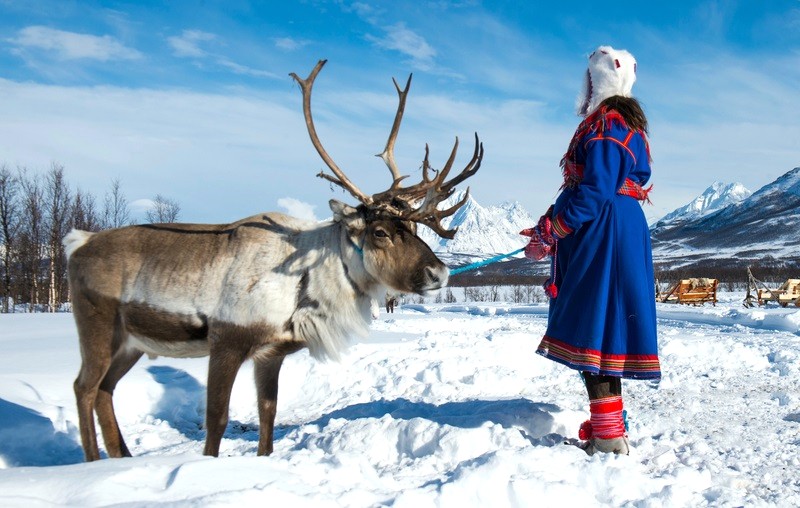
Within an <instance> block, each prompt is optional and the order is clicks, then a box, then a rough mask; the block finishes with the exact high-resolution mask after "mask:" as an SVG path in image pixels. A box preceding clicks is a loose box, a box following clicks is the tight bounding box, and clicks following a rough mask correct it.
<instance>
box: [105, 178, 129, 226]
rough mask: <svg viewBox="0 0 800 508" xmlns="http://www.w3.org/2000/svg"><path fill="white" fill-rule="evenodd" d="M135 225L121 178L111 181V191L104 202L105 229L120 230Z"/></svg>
mask: <svg viewBox="0 0 800 508" xmlns="http://www.w3.org/2000/svg"><path fill="white" fill-rule="evenodd" d="M130 224H133V221H132V220H131V211H130V207H129V206H128V200H127V198H126V197H125V194H123V193H122V185H121V183H120V180H119V178H115V179H114V180H112V181H111V191H110V192H108V193H106V197H105V201H104V202H103V229H111V228H120V227H122V226H128V225H130Z"/></svg>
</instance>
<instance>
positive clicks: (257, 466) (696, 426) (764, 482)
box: [0, 294, 800, 508]
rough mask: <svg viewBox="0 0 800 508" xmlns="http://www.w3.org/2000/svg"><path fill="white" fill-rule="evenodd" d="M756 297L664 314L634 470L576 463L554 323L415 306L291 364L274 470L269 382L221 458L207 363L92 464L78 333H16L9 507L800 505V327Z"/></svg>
mask: <svg viewBox="0 0 800 508" xmlns="http://www.w3.org/2000/svg"><path fill="white" fill-rule="evenodd" d="M742 296H743V295H741V294H732V295H729V296H728V297H727V301H723V302H722V303H720V304H718V305H717V306H716V307H711V306H710V305H706V306H705V307H678V306H675V305H666V304H659V308H658V311H659V338H660V349H661V359H662V367H663V371H664V378H663V379H662V381H661V383H660V385H655V384H652V383H649V382H642V381H626V382H624V384H623V387H624V392H625V396H626V398H625V402H626V407H627V409H628V412H629V421H630V432H629V433H630V438H631V444H632V446H633V450H632V452H631V455H630V456H610V455H602V456H593V457H588V456H587V455H586V454H585V453H584V452H583V451H581V450H580V449H578V448H576V447H574V446H569V445H565V444H563V441H564V439H565V438H573V437H576V436H577V431H578V426H579V425H580V423H581V422H582V421H583V420H585V419H586V418H588V407H587V401H586V396H585V394H584V390H583V386H582V383H581V380H580V378H579V376H578V374H577V373H576V372H574V371H572V370H569V369H567V368H565V367H563V366H560V365H558V364H556V363H554V362H551V361H548V360H546V359H543V358H541V357H539V356H537V355H536V354H534V349H535V347H536V345H537V344H538V340H539V338H540V337H541V335H542V333H543V331H544V329H545V323H546V307H545V306H544V305H533V306H509V305H507V304H464V303H456V304H433V305H418V304H408V305H404V306H402V307H400V308H398V309H397V310H396V312H395V313H394V314H385V313H383V312H382V313H381V315H380V317H379V318H378V319H377V320H376V321H375V323H374V324H373V329H372V332H371V334H370V336H369V338H368V339H367V340H364V341H361V342H359V343H357V344H355V345H354V346H353V347H352V348H351V349H350V351H349V353H348V354H347V355H346V356H345V357H344V359H343V360H342V362H341V363H327V364H320V363H316V362H314V361H313V360H311V359H310V357H309V356H308V354H307V353H306V352H305V351H303V352H300V353H297V354H295V355H293V356H290V357H289V358H288V359H287V361H286V362H285V364H284V368H283V371H282V373H281V387H280V400H279V407H278V416H277V421H276V423H277V430H276V442H275V452H274V454H273V455H272V456H270V457H257V456H256V448H257V444H258V435H257V420H258V418H257V413H256V408H255V403H254V402H255V388H254V386H253V383H252V365H251V364H249V363H248V364H245V366H244V367H243V369H242V371H241V372H240V375H239V377H238V380H237V383H236V386H235V387H234V392H233V398H232V401H231V414H230V424H229V427H228V430H227V432H226V434H225V439H224V440H223V443H222V449H221V455H220V458H217V459H213V458H207V457H203V456H202V455H201V452H202V448H203V439H204V431H203V430H202V428H201V427H202V422H203V412H204V397H205V389H204V386H205V376H206V362H205V360H203V359H198V360H173V359H165V358H159V359H157V360H154V361H150V360H147V359H143V360H141V361H140V363H139V364H138V365H137V366H136V367H135V368H134V370H133V371H132V372H131V373H129V374H128V375H127V376H126V377H125V378H124V379H123V380H122V382H121V383H120V384H119V386H118V388H117V392H116V396H115V400H116V407H117V416H118V418H119V420H120V425H121V427H122V432H123V434H124V436H125V438H126V440H127V443H128V446H129V447H130V448H131V451H132V452H133V454H134V455H135V457H134V458H130V459H113V460H110V459H107V460H102V461H99V462H96V463H92V464H85V463H83V454H82V451H81V448H80V443H79V436H78V433H77V417H76V411H75V407H74V406H75V404H74V398H73V393H72V381H73V380H74V377H75V375H76V373H77V371H78V366H79V354H78V348H77V336H76V332H75V328H74V324H73V322H72V316H71V315H70V314H54V315H52V314H51V315H47V314H12V315H0V506H3V507H9V506H25V507H35V506H53V505H67V506H109V505H114V506H121V505H124V506H152V505H168V506H220V505H222V506H228V505H230V506H251V505H252V506H255V505H257V504H258V505H261V506H291V507H303V506H313V507H325V506H348V507H349V506H353V507H371V506H392V507H395V508H400V507H413V508H424V507H429V506H430V507H433V506H437V507H459V508H463V507H472V506H475V507H489V506H491V507H504V506H536V507H546V506H559V507H562V508H563V507H568V506H580V507H591V506H636V507H657V506H686V507H697V506H748V507H749V506H779V507H788V506H800V309H797V308H786V309H783V308H780V307H771V308H766V309H765V308H760V309H745V308H744V307H742V306H741V300H742ZM101 446H102V441H101Z"/></svg>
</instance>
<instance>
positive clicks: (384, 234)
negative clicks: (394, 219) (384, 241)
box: [374, 229, 389, 238]
mask: <svg viewBox="0 0 800 508" xmlns="http://www.w3.org/2000/svg"><path fill="white" fill-rule="evenodd" d="M374 235H375V236H376V237H378V238H388V237H389V233H387V232H386V231H384V230H382V229H376V230H375V233H374Z"/></svg>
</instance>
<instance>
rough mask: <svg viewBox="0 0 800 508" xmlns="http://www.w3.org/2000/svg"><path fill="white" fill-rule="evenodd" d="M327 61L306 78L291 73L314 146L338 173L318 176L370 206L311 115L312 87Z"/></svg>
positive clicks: (318, 63)
mask: <svg viewBox="0 0 800 508" xmlns="http://www.w3.org/2000/svg"><path fill="white" fill-rule="evenodd" d="M326 62H327V60H320V61H319V62H317V65H316V66H314V69H313V70H312V71H311V74H309V75H308V77H307V78H306V79H301V78H300V77H299V76H298V75H297V74H295V73H294V72H292V73H291V74H289V75H290V76H291V77H292V78H294V80H295V81H297V84H299V85H300V89H301V90H302V91H303V116H304V117H305V119H306V128H307V129H308V135H309V136H310V137H311V143H312V144H313V145H314V148H316V149H317V153H319V156H320V157H322V160H323V161H324V162H325V164H327V165H328V167H329V168H330V170H331V171H333V174H334V175H336V176H331V175H327V174H325V173H324V172H322V171H320V172H319V174H317V176H318V177H320V178H324V179H325V180H328V181H329V182H332V183H335V184H336V185H338V186H340V187H342V188H344V189H345V190H346V191H348V192H349V193H350V194H352V195H353V197H354V198H356V199H357V200H359V201H360V202H362V203H364V204H365V205H367V206H369V205H371V204H372V198H371V197H369V196H367V195H366V194H364V193H363V192H361V189H359V188H358V187H356V185H355V184H354V183H353V182H351V181H350V179H349V178H347V175H345V174H344V172H343V171H342V170H341V169H339V166H337V165H336V163H335V162H333V159H331V157H330V155H328V152H326V151H325V148H323V146H322V143H321V142H320V140H319V136H317V130H316V129H315V128H314V119H313V118H312V117H311V87H313V86H314V80H315V79H316V78H317V74H319V71H320V70H322V67H323V66H324V65H325V63H326Z"/></svg>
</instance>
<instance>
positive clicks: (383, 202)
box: [290, 60, 483, 239]
mask: <svg viewBox="0 0 800 508" xmlns="http://www.w3.org/2000/svg"><path fill="white" fill-rule="evenodd" d="M326 61H327V60H320V61H319V62H318V63H317V65H316V66H315V67H314V70H312V71H311V74H309V76H308V78H306V79H305V80H303V79H300V78H299V77H298V76H297V74H295V73H291V74H290V76H292V77H293V78H294V79H295V81H297V83H298V84H299V85H300V88H301V89H302V91H303V114H304V115H305V119H306V127H307V128H308V134H309V136H310V137H311V142H312V143H313V144H314V148H316V149H317V152H318V153H319V155H320V157H322V160H323V161H325V164H327V165H328V167H329V168H330V170H331V171H332V172H333V174H334V175H335V176H331V175H328V174H326V173H324V172H320V173H319V174H318V175H317V176H318V177H320V178H324V179H325V180H328V181H329V182H332V183H334V184H336V185H338V186H340V187H342V188H344V189H345V190H347V191H348V192H350V194H352V195H353V197H355V198H356V199H358V200H359V201H360V202H361V203H363V204H364V205H366V206H367V208H368V209H370V210H371V211H372V212H374V213H377V214H384V215H389V216H393V217H398V218H400V219H403V220H409V221H414V222H417V223H419V224H424V225H426V226H428V227H429V228H431V229H432V230H433V231H435V232H436V233H437V234H438V235H439V236H441V237H442V238H448V239H449V238H453V237H454V236H455V233H456V229H457V228H453V229H445V228H444V227H443V226H442V224H441V221H442V219H443V218H445V217H449V216H451V215H453V214H454V213H456V211H458V209H459V208H461V207H462V206H463V205H464V203H466V202H467V200H468V199H469V188H467V192H466V193H465V194H464V197H463V198H462V199H461V200H460V201H459V202H458V203H456V204H455V205H453V206H451V207H450V208H447V209H444V210H439V208H438V206H439V204H440V203H441V202H442V201H444V200H445V199H447V198H449V197H450V196H451V195H452V194H453V192H454V191H455V187H456V185H458V184H459V183H461V182H463V181H464V180H466V179H467V178H469V177H471V176H472V175H474V174H475V173H476V172H477V171H478V169H479V168H480V167H481V161H482V160H483V143H481V142H480V140H479V139H478V134H477V133H475V152H474V153H473V155H472V159H471V160H470V161H469V163H468V164H467V165H466V167H465V168H464V169H463V170H461V172H460V173H459V174H457V175H456V176H455V177H453V178H451V179H450V180H449V181H448V180H447V175H448V174H449V173H450V170H451V169H452V167H453V163H454V161H455V158H456V152H457V151H458V137H456V142H455V145H453V150H452V152H451V153H450V157H449V158H448V159H447V162H446V163H445V165H444V167H443V168H442V169H441V170H440V171H438V172H436V176H434V177H433V178H431V176H430V171H431V167H430V163H429V162H428V155H429V153H430V151H429V149H428V145H427V144H426V145H425V159H424V160H423V161H422V181H421V182H419V183H417V184H415V185H411V186H409V187H402V186H401V183H402V181H403V180H404V179H406V178H407V176H403V175H401V174H400V170H399V169H398V168H397V163H396V162H395V159H394V144H395V140H396V139H397V133H398V132H399V131H400V123H401V122H402V120H403V113H404V112H405V105H406V97H407V95H408V90H409V88H410V87H411V77H412V75H409V76H408V81H407V82H406V86H405V88H403V89H401V88H400V85H398V84H397V81H396V80H395V79H394V78H392V82H393V83H394V87H395V89H396V90H397V95H398V97H399V103H398V106H397V113H396V114H395V117H394V123H393V124H392V130H391V132H390V133H389V138H388V139H387V140H386V147H385V148H384V149H383V152H381V153H380V154H378V155H377V157H380V158H381V159H383V162H384V163H386V166H387V167H388V168H389V171H390V172H391V174H392V184H391V186H389V189H387V190H385V191H383V192H379V193H377V194H373V195H372V196H367V195H366V194H364V193H363V192H361V190H360V189H359V188H358V187H356V185H355V184H353V182H351V181H350V179H349V178H347V175H345V174H344V172H343V171H342V170H341V169H339V167H338V166H337V165H336V163H335V162H333V159H331V158H330V156H329V155H328V153H327V152H326V151H325V149H324V148H323V147H322V143H320V140H319V137H318V136H317V132H316V129H315V128H314V121H313V119H312V117H311V87H312V86H313V85H314V79H315V78H316V77H317V74H318V73H319V71H320V70H321V69H322V66H323V65H325V62H326Z"/></svg>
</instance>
